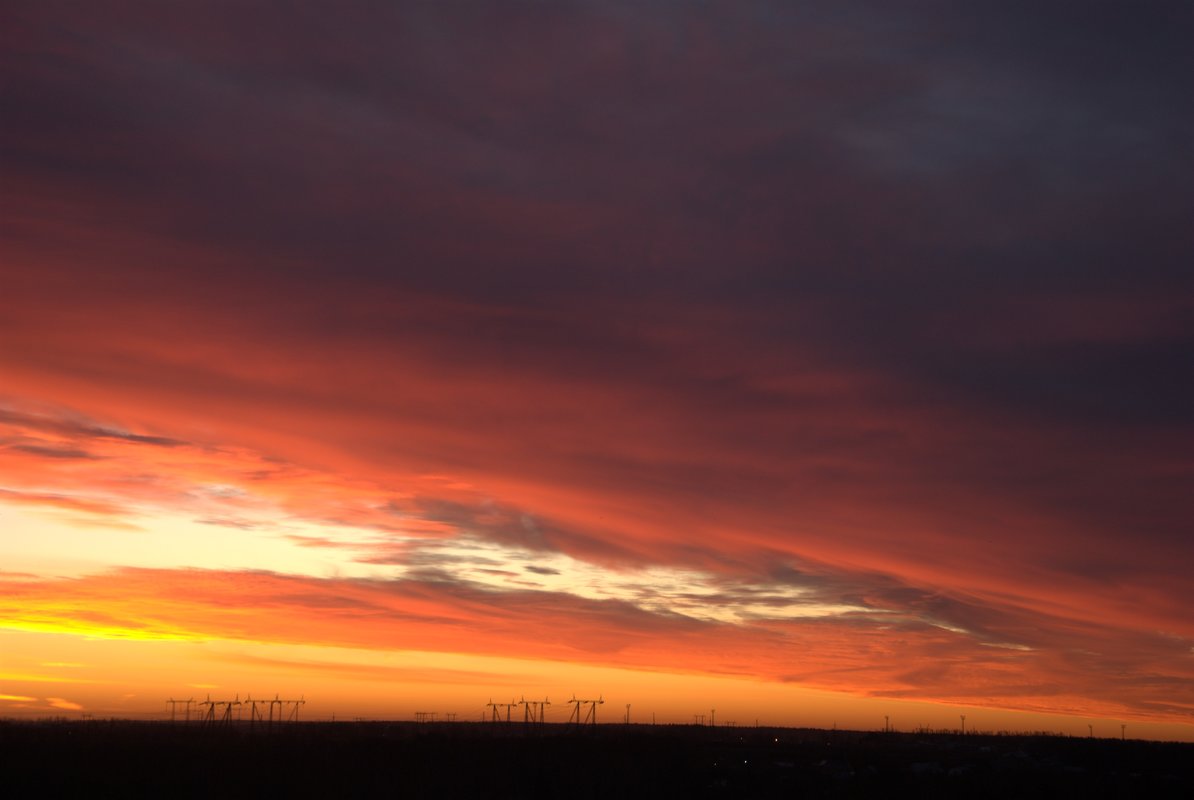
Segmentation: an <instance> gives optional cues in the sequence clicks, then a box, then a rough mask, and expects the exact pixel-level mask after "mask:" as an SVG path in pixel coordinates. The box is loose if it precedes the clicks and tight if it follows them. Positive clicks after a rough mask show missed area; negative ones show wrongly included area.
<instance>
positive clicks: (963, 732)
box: [960, 714, 966, 736]
mask: <svg viewBox="0 0 1194 800" xmlns="http://www.w3.org/2000/svg"><path fill="white" fill-rule="evenodd" d="M960 716H961V717H962V735H963V736H965V735H966V715H965V714H962V715H960Z"/></svg>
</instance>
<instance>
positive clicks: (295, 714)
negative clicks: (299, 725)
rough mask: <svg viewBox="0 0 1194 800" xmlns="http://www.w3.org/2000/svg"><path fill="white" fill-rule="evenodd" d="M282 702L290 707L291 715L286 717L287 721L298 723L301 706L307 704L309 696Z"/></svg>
mask: <svg viewBox="0 0 1194 800" xmlns="http://www.w3.org/2000/svg"><path fill="white" fill-rule="evenodd" d="M282 702H283V703H285V704H286V705H288V706H290V713H289V714H287V715H286V719H287V720H289V721H290V722H298V718H299V706H303V705H306V704H307V696H306V695H303V696H302V697H300V698H299V699H298V700H283V701H282Z"/></svg>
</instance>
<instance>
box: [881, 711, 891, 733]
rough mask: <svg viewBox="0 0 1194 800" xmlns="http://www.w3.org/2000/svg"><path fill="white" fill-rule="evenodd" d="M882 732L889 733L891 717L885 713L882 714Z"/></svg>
mask: <svg viewBox="0 0 1194 800" xmlns="http://www.w3.org/2000/svg"><path fill="white" fill-rule="evenodd" d="M883 732H884V733H891V717H889V716H887V715H886V714H884V715H883Z"/></svg>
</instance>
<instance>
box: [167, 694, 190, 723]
mask: <svg viewBox="0 0 1194 800" xmlns="http://www.w3.org/2000/svg"><path fill="white" fill-rule="evenodd" d="M194 702H195V701H194V699H191V698H188V699H186V700H175V699H174V698H173V697H171V698H170V699H169V700H167V701H166V703H167V705H169V706H170V722H174V720H175V716H176V712H177V710H178V706H180V705H181V706H183V708H184V713H185V714H186V716H185V717H184V719H185V721H186V722H190V721H191V704H192V703H194Z"/></svg>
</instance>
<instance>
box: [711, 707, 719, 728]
mask: <svg viewBox="0 0 1194 800" xmlns="http://www.w3.org/2000/svg"><path fill="white" fill-rule="evenodd" d="M709 727H710V728H716V727H717V709H716V708H711V709H709Z"/></svg>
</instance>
